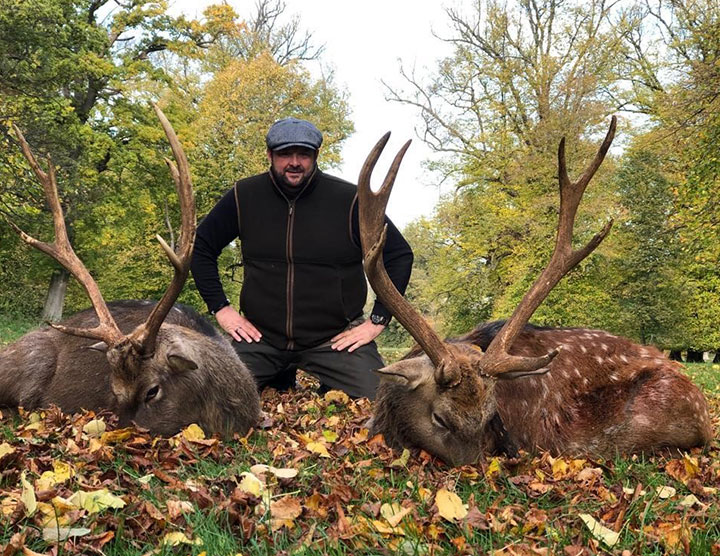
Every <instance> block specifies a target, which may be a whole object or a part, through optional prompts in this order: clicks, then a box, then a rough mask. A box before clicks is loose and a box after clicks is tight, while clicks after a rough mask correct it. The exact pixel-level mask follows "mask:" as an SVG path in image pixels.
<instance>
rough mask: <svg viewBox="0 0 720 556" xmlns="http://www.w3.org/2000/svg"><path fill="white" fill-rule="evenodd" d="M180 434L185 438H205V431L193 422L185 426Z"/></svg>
mask: <svg viewBox="0 0 720 556" xmlns="http://www.w3.org/2000/svg"><path fill="white" fill-rule="evenodd" d="M180 434H181V435H182V437H183V438H184V439H185V440H205V432H204V431H203V430H202V429H201V428H200V427H199V426H198V425H196V424H195V423H192V424H191V425H188V426H187V427H185V428H184V429H183V430H182V432H181V433H180Z"/></svg>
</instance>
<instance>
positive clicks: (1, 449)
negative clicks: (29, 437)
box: [0, 442, 15, 458]
mask: <svg viewBox="0 0 720 556" xmlns="http://www.w3.org/2000/svg"><path fill="white" fill-rule="evenodd" d="M14 452H15V448H13V447H12V446H10V444H8V443H7V442H3V443H2V444H0V458H4V457H5V456H7V455H8V454H12V453H14Z"/></svg>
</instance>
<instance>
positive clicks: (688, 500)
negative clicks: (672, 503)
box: [678, 494, 700, 508]
mask: <svg viewBox="0 0 720 556" xmlns="http://www.w3.org/2000/svg"><path fill="white" fill-rule="evenodd" d="M678 504H679V505H680V506H683V507H684V508H689V507H691V506H694V505H695V504H698V505H700V500H698V499H697V496H695V495H694V494H688V495H687V496H686V497H685V498H683V499H682V500H680V502H678Z"/></svg>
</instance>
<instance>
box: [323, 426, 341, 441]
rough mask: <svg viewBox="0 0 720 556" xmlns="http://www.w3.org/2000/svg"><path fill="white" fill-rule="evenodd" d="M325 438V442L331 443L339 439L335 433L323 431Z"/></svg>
mask: <svg viewBox="0 0 720 556" xmlns="http://www.w3.org/2000/svg"><path fill="white" fill-rule="evenodd" d="M322 434H323V437H324V438H325V440H327V441H328V442H330V443H333V442H335V441H336V440H337V439H338V435H337V433H336V432H335V431H329V430H326V429H325V430H323V431H322Z"/></svg>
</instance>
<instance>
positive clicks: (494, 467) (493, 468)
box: [485, 458, 500, 479]
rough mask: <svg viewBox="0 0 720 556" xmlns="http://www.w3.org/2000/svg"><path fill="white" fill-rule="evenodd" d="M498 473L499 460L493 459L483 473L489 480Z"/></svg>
mask: <svg viewBox="0 0 720 556" xmlns="http://www.w3.org/2000/svg"><path fill="white" fill-rule="evenodd" d="M498 473H500V460H499V459H498V458H493V459H492V460H491V461H490V465H488V468H487V470H486V471H485V477H486V478H488V479H489V478H490V477H492V476H493V475H497V474H498Z"/></svg>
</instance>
